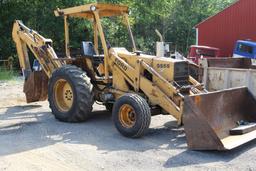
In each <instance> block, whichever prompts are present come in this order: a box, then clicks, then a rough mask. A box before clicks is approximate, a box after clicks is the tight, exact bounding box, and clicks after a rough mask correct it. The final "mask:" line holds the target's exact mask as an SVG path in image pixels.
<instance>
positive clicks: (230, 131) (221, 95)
mask: <svg viewBox="0 0 256 171" xmlns="http://www.w3.org/2000/svg"><path fill="white" fill-rule="evenodd" d="M255 123H256V100H255V99H254V97H253V95H252V94H251V93H250V92H249V90H248V89H247V88H245V87H243V88H235V89H229V90H223V91H218V92H212V93H207V94H200V95H194V96H187V97H185V106H184V113H183V124H184V128H185V132H186V138H187V142H188V146H189V148H190V149H192V150H231V149H234V148H236V147H238V146H240V145H242V144H245V143H247V142H249V141H251V140H253V139H255V138H256V124H255Z"/></svg>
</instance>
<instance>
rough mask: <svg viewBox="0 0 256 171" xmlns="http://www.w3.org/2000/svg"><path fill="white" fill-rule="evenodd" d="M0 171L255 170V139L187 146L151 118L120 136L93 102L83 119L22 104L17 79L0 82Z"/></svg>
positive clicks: (177, 131) (167, 122)
mask: <svg viewBox="0 0 256 171" xmlns="http://www.w3.org/2000/svg"><path fill="white" fill-rule="evenodd" d="M0 95H1V96H0V142H1V146H0V170H19V171H20V170H37V171H38V170H63V171H65V170H118V171H119V170H132V171H134V170H147V171H148V170H152V171H156V170H256V145H255V142H256V141H252V142H250V143H248V144H246V145H244V146H242V147H240V148H238V149H235V150H233V151H228V152H215V151H213V152H202V151H190V150H188V149H187V145H186V138H185V134H184V130H183V129H182V128H176V127H175V126H174V125H175V122H174V120H173V119H172V118H171V117H170V116H155V117H153V118H152V123H151V126H150V130H149V132H148V134H147V135H146V136H145V137H143V138H141V139H128V138H125V137H123V136H121V135H120V134H119V133H118V132H117V131H116V129H115V128H114V125H113V123H112V120H111V114H110V113H108V112H106V111H105V108H104V107H103V106H100V105H94V117H93V118H91V119H90V120H89V121H87V122H86V123H81V124H67V123H61V122H59V121H57V120H55V119H54V117H53V116H52V115H51V111H50V109H49V108H48V102H42V103H41V102H40V103H33V104H26V103H25V101H24V95H23V93H22V81H21V79H18V80H14V81H8V82H0Z"/></svg>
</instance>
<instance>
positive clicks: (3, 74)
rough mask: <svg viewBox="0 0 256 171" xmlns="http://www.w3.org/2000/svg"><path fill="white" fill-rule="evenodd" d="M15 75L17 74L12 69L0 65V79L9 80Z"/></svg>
mask: <svg viewBox="0 0 256 171" xmlns="http://www.w3.org/2000/svg"><path fill="white" fill-rule="evenodd" d="M15 76H17V74H16V73H15V72H14V71H9V70H6V69H4V68H1V67H0V80H11V79H13V78H14V77H15Z"/></svg>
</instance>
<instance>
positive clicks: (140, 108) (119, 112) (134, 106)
mask: <svg viewBox="0 0 256 171" xmlns="http://www.w3.org/2000/svg"><path fill="white" fill-rule="evenodd" d="M113 120H114V124H115V126H116V128H117V130H118V131H119V132H120V133H121V134H122V135H124V136H126V137H131V138H138V137H141V136H143V135H144V134H145V133H146V131H147V130H148V128H149V125H150V122H151V111H150V107H149V105H148V103H147V101H146V100H145V99H144V98H142V97H141V96H139V95H137V94H125V95H124V96H122V97H120V98H119V99H118V100H117V101H116V102H115V104H114V107H113Z"/></svg>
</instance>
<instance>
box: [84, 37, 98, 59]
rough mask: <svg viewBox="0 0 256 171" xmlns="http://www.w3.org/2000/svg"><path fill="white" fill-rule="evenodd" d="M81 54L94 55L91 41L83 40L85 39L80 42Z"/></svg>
mask: <svg viewBox="0 0 256 171" xmlns="http://www.w3.org/2000/svg"><path fill="white" fill-rule="evenodd" d="M82 55H84V56H94V55H96V53H95V50H94V46H93V43H92V42H85V41H83V42H82Z"/></svg>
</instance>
